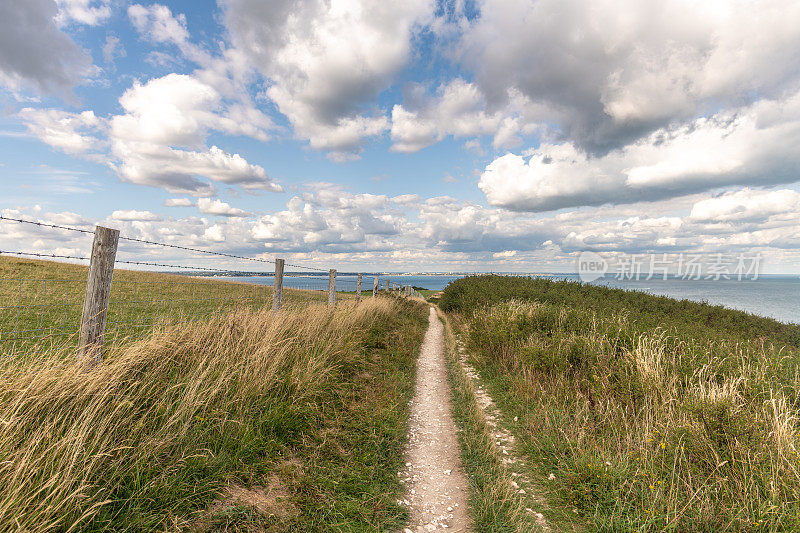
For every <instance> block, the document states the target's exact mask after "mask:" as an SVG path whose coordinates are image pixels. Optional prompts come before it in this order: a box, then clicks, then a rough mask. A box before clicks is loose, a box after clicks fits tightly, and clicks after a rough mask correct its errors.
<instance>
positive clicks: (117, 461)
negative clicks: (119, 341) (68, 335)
mask: <svg viewBox="0 0 800 533" xmlns="http://www.w3.org/2000/svg"><path fill="white" fill-rule="evenodd" d="M396 312H397V310H396V303H394V302H393V301H392V300H389V299H368V300H366V301H364V302H362V303H361V304H359V305H355V304H351V303H347V304H343V305H340V306H339V307H338V308H337V309H336V310H334V311H331V310H329V309H328V308H326V307H324V306H311V307H308V308H305V309H302V310H287V311H281V312H272V311H248V310H241V311H235V312H232V313H230V314H226V315H224V316H216V317H213V318H212V319H211V320H209V321H208V322H203V323H200V322H193V323H185V324H174V325H168V326H164V327H162V328H160V329H158V330H156V331H155V332H154V333H153V334H152V336H151V337H150V338H148V339H146V340H143V341H140V342H136V343H134V344H131V345H129V346H127V347H125V348H123V349H120V350H117V351H116V352H113V351H112V353H110V354H109V356H108V357H107V359H106V360H105V361H104V362H103V364H101V365H99V366H96V367H94V368H87V367H86V366H84V365H83V364H82V363H81V362H80V361H76V360H74V358H71V357H64V354H59V353H53V354H51V356H49V357H46V358H42V359H41V360H35V361H30V360H25V361H5V362H4V363H3V365H2V367H0V398H1V399H2V403H0V530H2V531H78V530H86V529H97V530H100V529H105V528H109V529H115V530H152V529H161V528H164V527H166V524H165V520H168V519H171V518H170V517H173V518H174V517H176V516H187V515H190V514H191V513H192V512H194V511H196V510H197V509H200V508H203V507H204V506H206V505H207V504H208V502H209V501H211V500H212V499H213V498H214V495H215V494H216V493H217V492H218V490H219V489H220V487H221V484H222V483H223V482H224V481H225V476H226V474H225V472H226V471H227V470H229V469H233V470H237V468H234V467H237V465H238V467H241V468H238V470H241V471H247V463H248V461H249V460H252V461H253V462H257V461H256V459H258V461H263V460H264V457H263V456H264V455H267V456H268V455H269V451H270V450H277V449H278V447H279V446H281V445H282V444H281V443H282V442H284V441H285V442H292V435H293V434H295V433H298V434H299V433H301V432H302V428H303V426H304V424H307V423H308V422H309V421H310V420H312V419H313V418H314V417H317V416H319V412H318V411H315V410H314V409H313V408H312V407H311V406H312V404H313V403H314V401H315V400H319V399H320V398H321V397H322V396H323V395H324V394H325V392H326V390H328V389H329V388H331V387H335V386H337V384H336V383H333V382H332V380H333V378H334V376H335V373H336V371H337V369H339V368H341V367H342V366H347V365H348V364H349V363H350V360H351V359H352V358H354V357H357V356H358V350H355V349H354V346H355V345H356V344H357V343H358V342H359V340H360V337H359V335H361V332H363V331H365V330H366V329H368V328H369V326H370V325H371V324H372V323H373V322H374V321H375V320H380V319H381V318H385V317H386V316H388V315H390V314H392V313H396ZM276 435H277V437H276ZM283 437H286V438H283ZM270 439H271V440H270ZM267 459H269V458H268V457H267ZM233 463H235V464H233ZM232 464H233V467H232Z"/></svg>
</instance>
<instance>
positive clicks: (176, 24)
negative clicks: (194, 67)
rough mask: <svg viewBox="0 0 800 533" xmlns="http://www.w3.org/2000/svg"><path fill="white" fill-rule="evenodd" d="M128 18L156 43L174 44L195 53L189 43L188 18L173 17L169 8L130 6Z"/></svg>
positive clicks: (138, 29)
mask: <svg viewBox="0 0 800 533" xmlns="http://www.w3.org/2000/svg"><path fill="white" fill-rule="evenodd" d="M128 18H129V19H130V20H131V23H133V26H134V27H135V28H136V30H137V31H138V32H139V33H141V34H143V35H146V36H147V37H148V38H149V39H150V40H152V41H154V42H156V43H169V44H174V45H176V46H177V47H178V48H180V49H181V50H182V51H190V52H194V51H195V50H194V47H193V45H191V44H190V43H189V30H188V29H187V28H186V16H185V15H183V14H182V13H181V14H178V15H175V16H173V14H172V11H170V9H169V8H168V7H167V6H164V5H161V4H152V5H150V6H147V7H145V6H142V5H140V4H133V5H130V6H128Z"/></svg>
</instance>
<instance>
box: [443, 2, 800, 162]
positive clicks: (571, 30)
mask: <svg viewBox="0 0 800 533" xmlns="http://www.w3.org/2000/svg"><path fill="white" fill-rule="evenodd" d="M479 9H480V16H479V17H478V18H477V20H476V21H475V22H473V23H471V24H470V25H469V27H468V29H467V30H466V31H465V32H464V35H463V38H462V41H461V42H460V43H459V46H458V52H459V53H460V57H461V61H462V63H463V64H464V65H466V66H468V67H469V68H471V69H472V70H473V71H474V72H475V73H476V83H477V84H478V85H479V87H480V88H481V89H482V91H483V92H484V94H485V95H486V97H487V98H488V100H489V102H490V104H491V105H504V103H505V102H506V101H507V100H508V98H509V94H510V91H519V92H520V93H521V94H522V95H524V96H525V97H527V98H529V99H530V100H531V102H533V103H535V104H540V107H539V109H540V113H539V114H538V116H536V117H531V118H533V119H534V120H536V121H537V122H542V123H548V124H554V125H555V126H556V129H557V131H558V132H559V133H560V134H562V135H563V136H564V138H566V139H569V140H570V141H571V142H573V144H575V145H576V146H577V147H579V148H580V149H582V150H586V151H589V152H591V153H593V154H601V153H605V152H606V151H608V150H611V149H614V148H618V147H620V146H624V145H627V144H629V143H630V142H632V141H633V140H635V139H638V138H639V137H641V136H643V135H647V134H649V133H650V132H652V131H654V130H656V129H659V128H662V127H664V126H666V125H667V124H669V123H671V122H673V121H675V120H679V121H683V120H691V119H693V118H696V117H697V116H700V115H702V114H704V112H705V110H706V109H707V108H709V107H712V108H713V107H717V108H718V107H719V106H729V105H734V106H739V105H742V104H747V103H750V102H753V101H755V100H758V99H760V98H763V97H767V98H777V97H779V95H780V94H781V93H782V92H783V91H785V90H787V89H792V88H793V87H796V86H797V83H798V81H800V76H799V74H800V72H798V70H797V68H796V64H795V63H796V60H795V58H796V57H797V55H798V53H800V33H798V32H797V31H796V27H797V21H798V20H800V4H798V3H797V2H793V1H791V0H766V1H763V2H755V3H754V2H750V1H747V0H734V1H730V2H695V1H693V0H666V1H663V2H659V3H658V4H657V5H654V4H652V3H642V2H619V1H618V0H599V1H597V0H538V1H536V2H529V1H527V0H511V1H509V0H483V1H482V2H480V4H479Z"/></svg>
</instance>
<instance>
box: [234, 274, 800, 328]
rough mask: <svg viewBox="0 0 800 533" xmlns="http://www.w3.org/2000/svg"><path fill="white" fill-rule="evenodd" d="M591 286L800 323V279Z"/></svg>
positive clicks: (304, 279)
mask: <svg viewBox="0 0 800 533" xmlns="http://www.w3.org/2000/svg"><path fill="white" fill-rule="evenodd" d="M376 275H378V274H376ZM465 275H467V274H453V275H441V274H414V275H411V274H380V275H379V276H380V278H381V280H383V279H386V278H388V279H390V280H392V281H397V282H400V283H402V284H403V285H413V286H415V287H421V288H424V289H430V290H434V291H438V290H442V289H444V288H445V287H446V286H447V284H448V283H450V282H451V281H453V280H455V279H458V278H461V277H463V276H465ZM513 275H515V276H519V275H530V276H534V277H547V278H551V279H569V280H575V281H578V280H579V279H580V278H579V277H578V275H577V274H541V273H537V274H519V273H514V274H513ZM372 277H373V275H372V274H367V275H364V278H363V285H362V288H363V290H364V291H368V290H371V289H372ZM232 279H235V280H237V281H242V282H244V283H258V284H268V285H272V277H271V276H263V277H262V276H248V277H241V278H238V277H237V278H232ZM591 283H592V284H595V285H605V286H608V287H616V288H620V289H626V290H635V291H641V292H645V293H648V294H655V295H659V296H668V297H670V298H676V299H679V300H683V299H686V300H694V301H697V302H707V303H710V304H714V305H723V306H725V307H728V308H730V309H738V310H741V311H747V312H748V313H753V314H756V315H761V316H766V317H770V318H774V319H776V320H779V321H781V322H788V323H794V324H800V276H788V275H766V274H762V275H761V276H759V277H758V278H757V279H743V280H741V281H740V280H736V279H719V280H714V279H711V280H705V279H682V278H673V277H668V278H667V279H662V278H660V277H658V278H653V279H650V280H646V279H624V280H621V279H617V277H615V276H610V275H606V276H604V277H601V278H599V279H597V280H594V281H592V282H591ZM283 284H284V287H287V288H306V289H317V290H326V289H327V287H328V278H327V273H325V274H322V275H319V276H315V275H304V276H286V277H284V282H283ZM336 284H337V288H339V289H340V290H355V286H356V276H355V275H349V274H339V275H337V278H336Z"/></svg>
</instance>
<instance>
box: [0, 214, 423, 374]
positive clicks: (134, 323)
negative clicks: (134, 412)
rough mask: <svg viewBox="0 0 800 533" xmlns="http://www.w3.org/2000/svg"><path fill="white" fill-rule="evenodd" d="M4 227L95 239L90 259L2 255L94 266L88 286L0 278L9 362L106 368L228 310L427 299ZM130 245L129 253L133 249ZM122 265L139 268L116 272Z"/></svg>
mask: <svg viewBox="0 0 800 533" xmlns="http://www.w3.org/2000/svg"><path fill="white" fill-rule="evenodd" d="M4 221H5V222H11V223H16V224H26V225H35V226H38V227H42V228H47V229H52V230H55V231H58V232H60V233H63V234H66V233H69V232H73V233H78V234H82V235H85V236H87V237H88V236H91V237H92V238H93V242H92V243H91V245H90V244H89V243H87V245H86V246H87V248H88V247H89V246H91V254H90V255H88V256H84V255H75V254H69V253H41V252H27V251H18V250H0V255H6V256H17V257H23V258H35V259H48V260H70V261H79V262H85V264H88V266H89V273H88V277H86V278H83V277H82V276H86V274H85V272H82V271H79V270H75V271H74V273H73V274H71V275H69V276H64V275H63V271H59V270H58V269H52V270H53V275H52V276H41V274H39V277H37V276H26V275H25V274H24V272H22V271H21V272H19V273H14V274H13V275H10V276H8V275H4V276H0V298H2V299H1V300H0V354H5V355H15V354H26V353H35V352H38V351H41V350H47V349H51V348H53V347H56V346H69V345H76V346H77V348H78V351H79V353H81V354H88V355H90V356H91V357H93V358H95V359H100V357H101V356H102V349H103V345H104V344H105V345H109V344H114V343H120V342H124V341H127V340H130V339H135V338H139V337H141V336H143V335H146V334H147V333H148V332H150V331H152V329H153V328H154V327H155V326H156V325H158V324H168V323H170V322H179V321H187V320H193V319H197V318H201V317H207V316H211V315H213V314H215V313H218V312H220V311H224V310H226V309H232V308H237V307H247V308H251V309H257V308H265V307H268V308H273V309H281V308H285V307H296V306H303V305H308V304H311V303H315V302H328V305H331V306H334V305H336V302H337V300H339V301H340V300H358V299H361V298H362V297H368V296H376V295H378V294H395V295H402V296H405V297H417V298H421V295H420V294H419V293H418V292H417V291H416V290H414V289H413V288H412V287H410V286H406V287H404V286H403V285H402V284H401V283H400V282H398V281H393V280H390V279H389V278H388V277H387V276H385V275H377V274H375V275H373V274H368V275H365V274H363V273H341V274H340V273H337V271H336V270H334V269H323V268H319V267H315V266H309V265H300V264H294V263H286V262H285V261H284V260H283V259H281V258H275V259H265V258H261V257H248V256H244V255H237V254H231V253H226V252H216V251H212V250H204V249H202V248H197V247H192V246H184V245H180V244H172V243H163V242H157V241H151V240H147V239H139V238H135V237H129V236H125V235H120V234H119V232H118V231H117V230H112V229H109V228H103V227H101V226H98V227H96V228H95V230H94V231H90V230H87V229H82V228H73V227H69V226H64V225H59V224H50V223H45V222H39V221H32V220H25V219H20V218H11V217H5V216H2V215H0V223H2V222H4ZM104 239H105V241H104ZM120 242H121V243H122V250H123V251H124V252H125V253H126V254H135V255H136V256H138V257H139V259H120V258H117V257H116V253H117V249H118V246H119V244H120ZM128 243H129V244H131V245H132V247H131V248H130V249H126V248H128V246H127V244H128ZM158 249H169V250H173V251H180V252H186V253H188V254H189V257H188V259H189V260H184V261H182V262H181V264H176V262H169V263H168V262H164V260H163V259H161V260H144V259H147V258H149V257H145V258H143V257H142V256H151V255H153V254H154V250H158ZM201 257H202V258H206V259H224V260H226V261H229V262H230V261H234V262H240V263H245V262H247V263H248V264H254V263H259V264H263V265H264V266H265V268H264V269H263V270H246V269H242V270H238V269H231V268H217V267H210V266H200V265H191V264H183V263H191V262H192V261H191V260H192V259H197V258H201ZM116 265H125V266H127V265H131V267H133V268H131V269H117V270H115V268H114V267H115V266H116ZM140 267H146V268H148V269H150V270H142V269H141V268H140ZM287 267H288V268H287ZM163 269H168V271H169V272H171V273H165V271H164V270H163ZM23 270H24V269H23ZM153 274H158V275H156V276H154V275H153Z"/></svg>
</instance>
